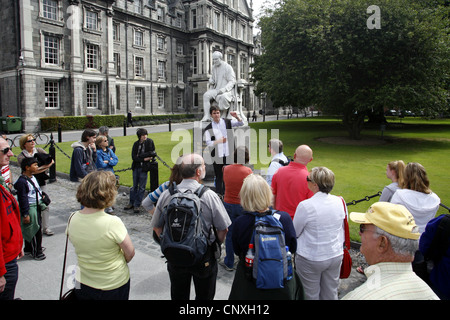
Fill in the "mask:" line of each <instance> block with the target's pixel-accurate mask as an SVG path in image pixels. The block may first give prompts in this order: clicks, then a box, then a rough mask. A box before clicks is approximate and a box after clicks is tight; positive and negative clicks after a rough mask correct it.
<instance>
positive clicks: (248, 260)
mask: <svg viewBox="0 0 450 320" xmlns="http://www.w3.org/2000/svg"><path fill="white" fill-rule="evenodd" d="M254 260H255V251H254V250H253V243H250V244H249V245H248V250H247V254H246V255H245V276H246V277H247V279H249V280H251V279H252V278H253V261H254Z"/></svg>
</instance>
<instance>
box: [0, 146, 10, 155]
mask: <svg viewBox="0 0 450 320" xmlns="http://www.w3.org/2000/svg"><path fill="white" fill-rule="evenodd" d="M10 150H11V148H10V147H6V148H5V149H3V150H0V151H1V152H2V153H3V154H7V153H8V152H9V151H10Z"/></svg>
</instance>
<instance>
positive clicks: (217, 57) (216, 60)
mask: <svg viewBox="0 0 450 320" xmlns="http://www.w3.org/2000/svg"><path fill="white" fill-rule="evenodd" d="M212 60H213V65H215V66H216V67H218V66H219V65H220V63H221V62H222V52H220V51H214V52H213V54H212Z"/></svg>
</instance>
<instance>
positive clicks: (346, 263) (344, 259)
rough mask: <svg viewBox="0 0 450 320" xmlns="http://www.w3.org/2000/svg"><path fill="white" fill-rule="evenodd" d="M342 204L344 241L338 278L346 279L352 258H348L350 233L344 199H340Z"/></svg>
mask: <svg viewBox="0 0 450 320" xmlns="http://www.w3.org/2000/svg"><path fill="white" fill-rule="evenodd" d="M341 200H342V203H343V205H344V212H345V217H344V232H345V241H344V256H343V257H342V264H341V273H340V276H339V278H341V279H347V278H348V277H349V276H350V273H351V271H352V265H353V263H352V257H351V256H350V252H349V250H350V231H349V228H348V221H347V210H346V209H345V202H344V199H343V198H342V197H341Z"/></svg>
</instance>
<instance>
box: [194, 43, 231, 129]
mask: <svg viewBox="0 0 450 320" xmlns="http://www.w3.org/2000/svg"><path fill="white" fill-rule="evenodd" d="M212 58H213V68H212V75H211V78H209V86H210V89H209V90H208V91H206V93H205V94H204V95H203V112H204V114H203V118H202V120H201V121H208V120H209V118H210V114H209V108H210V107H211V100H215V101H216V102H217V104H218V106H219V109H220V110H227V109H229V108H230V104H231V100H232V98H233V89H234V86H235V85H236V75H235V73H234V70H233V68H232V67H231V66H230V65H229V64H228V63H226V62H225V61H223V60H222V53H220V52H219V51H215V52H214V53H213V54H212Z"/></svg>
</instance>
